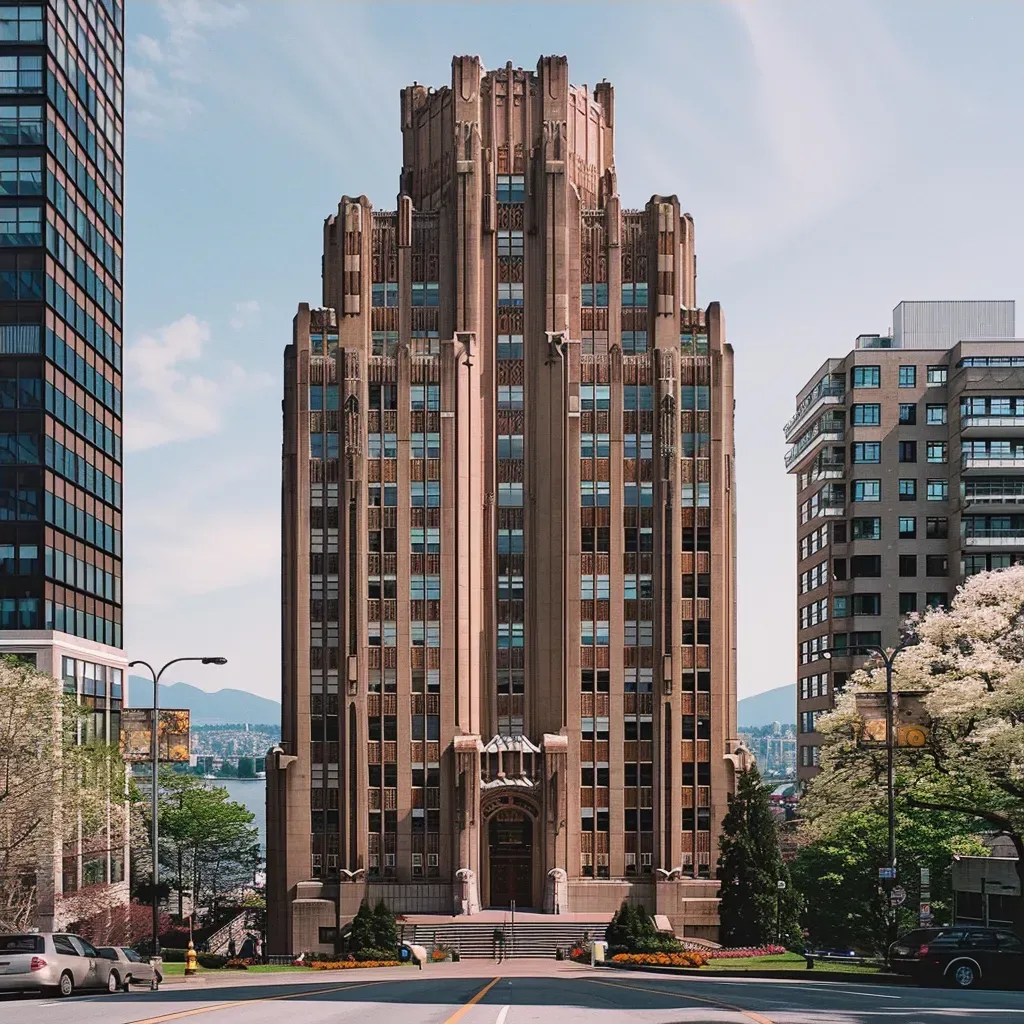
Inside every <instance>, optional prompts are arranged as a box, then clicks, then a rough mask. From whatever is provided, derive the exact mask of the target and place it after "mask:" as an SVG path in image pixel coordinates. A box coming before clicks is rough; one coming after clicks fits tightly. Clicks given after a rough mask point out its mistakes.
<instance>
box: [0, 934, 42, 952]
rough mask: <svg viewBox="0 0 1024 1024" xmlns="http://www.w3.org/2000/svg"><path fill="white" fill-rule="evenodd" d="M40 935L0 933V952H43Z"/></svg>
mask: <svg viewBox="0 0 1024 1024" xmlns="http://www.w3.org/2000/svg"><path fill="white" fill-rule="evenodd" d="M45 951H46V950H45V946H44V944H43V937H42V935H0V953H43V952H45Z"/></svg>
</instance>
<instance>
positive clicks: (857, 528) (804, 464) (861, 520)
mask: <svg viewBox="0 0 1024 1024" xmlns="http://www.w3.org/2000/svg"><path fill="white" fill-rule="evenodd" d="M1013 335H1014V304H1013V302H902V303H900V304H899V305H898V306H897V307H896V309H895V310H894V311H893V330H892V332H891V335H886V336H879V335H861V336H860V337H859V338H857V340H856V345H855V347H854V349H853V351H852V352H850V353H848V354H847V355H846V356H845V357H843V358H840V359H829V360H827V361H826V362H825V363H824V364H823V365H822V366H821V367H819V369H818V370H817V371H816V372H815V374H814V375H813V376H812V377H811V379H810V380H809V381H808V382H807V384H806V385H805V386H804V387H803V389H802V390H801V391H800V393H799V394H798V395H797V400H796V402H797V411H796V414H795V415H794V416H793V418H792V419H791V420H790V421H789V423H788V424H786V428H785V433H786V440H787V441H788V442H789V443H790V445H791V448H790V450H789V452H788V453H787V455H786V469H787V470H788V472H789V473H791V474H792V475H793V476H795V477H796V480H797V549H798V550H797V616H798V622H797V626H798V631H799V632H798V640H797V669H798V671H797V678H798V683H797V741H798V756H797V773H798V776H799V778H800V779H803V780H806V779H809V778H812V777H813V776H814V775H815V774H817V761H818V748H819V743H820V734H819V733H817V732H816V728H815V726H816V716H817V715H818V714H820V713H821V712H823V711H826V710H828V709H829V708H830V707H832V703H833V699H834V694H835V691H836V690H838V689H841V688H842V686H843V685H845V682H846V679H847V678H848V676H849V674H850V673H851V672H853V671H856V669H858V668H859V667H860V666H861V665H863V664H864V662H865V660H866V656H865V655H864V654H863V653H860V654H859V656H858V653H859V652H858V650H857V647H858V644H880V645H882V646H884V647H893V646H895V645H896V643H897V642H898V640H899V636H900V629H901V624H902V623H903V621H904V620H905V618H906V616H907V615H908V614H910V613H912V612H920V611H922V610H923V609H924V608H925V607H926V606H929V605H945V604H946V603H947V602H948V601H949V600H950V598H951V596H952V595H953V594H955V592H956V587H957V584H958V583H960V582H961V581H962V580H963V579H964V578H965V577H967V576H970V575H972V574H973V573H977V572H982V571H984V570H989V569H999V568H1003V567H1005V566H1009V565H1014V564H1016V563H1018V562H1020V561H1021V560H1022V559H1024V514H1022V513H1021V511H1020V510H1021V509H1022V508H1024V343H1022V342H1021V341H1019V340H1016V341H1015V340H1013ZM829 649H831V652H832V657H831V659H830V660H826V659H825V658H823V657H822V655H821V652H822V651H825V650H829ZM844 650H845V651H848V652H849V654H848V655H844V654H841V653H836V652H841V651H844Z"/></svg>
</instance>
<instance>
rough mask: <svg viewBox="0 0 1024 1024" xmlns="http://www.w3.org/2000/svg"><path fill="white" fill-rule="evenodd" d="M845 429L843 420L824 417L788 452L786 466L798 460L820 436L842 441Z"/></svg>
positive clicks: (788, 466)
mask: <svg viewBox="0 0 1024 1024" xmlns="http://www.w3.org/2000/svg"><path fill="white" fill-rule="evenodd" d="M845 431H846V423H845V422H844V421H843V420H839V419H825V418H822V419H821V420H819V421H818V422H817V423H815V424H814V426H813V427H811V429H810V430H808V431H807V433H805V434H804V435H802V436H801V438H800V440H799V441H797V442H796V444H794V445H793V447H792V448H790V450H789V451H788V452H786V468H787V469H789V468H790V467H791V466H792V465H793V464H794V463H795V462H797V461H798V460H799V459H800V457H801V456H802V455H803V453H804V452H805V451H807V449H808V448H810V446H811V445H812V444H813V443H814V442H815V441H816V440H817V439H818V438H820V437H825V436H831V437H832V438H833V440H836V441H841V440H842V438H843V434H844V433H845Z"/></svg>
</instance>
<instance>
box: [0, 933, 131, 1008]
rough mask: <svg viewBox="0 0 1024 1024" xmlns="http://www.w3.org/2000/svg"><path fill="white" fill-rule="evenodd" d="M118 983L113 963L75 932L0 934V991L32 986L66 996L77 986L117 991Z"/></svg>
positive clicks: (21, 989)
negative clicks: (72, 933)
mask: <svg viewBox="0 0 1024 1024" xmlns="http://www.w3.org/2000/svg"><path fill="white" fill-rule="evenodd" d="M120 987H121V974H120V973H119V971H118V970H117V965H116V964H114V963H111V962H110V961H109V960H105V959H104V958H103V957H102V956H100V954H99V951H98V950H97V949H96V947H95V946H93V945H92V943H90V942H89V941H88V940H86V939H83V938H82V937H81V936H79V935H69V934H67V933H66V932H26V933H24V934H22V935H0V992H17V991H32V990H36V991H44V992H53V993H54V994H55V995H61V996H69V995H71V994H72V993H73V992H74V991H75V989H79V988H80V989H106V990H107V991H108V992H117V991H118V990H119V989H120Z"/></svg>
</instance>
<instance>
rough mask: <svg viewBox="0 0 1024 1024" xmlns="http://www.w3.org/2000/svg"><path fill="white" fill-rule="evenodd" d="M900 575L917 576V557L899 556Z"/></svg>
mask: <svg viewBox="0 0 1024 1024" xmlns="http://www.w3.org/2000/svg"><path fill="white" fill-rule="evenodd" d="M900 575H901V576H916V575H917V555H900Z"/></svg>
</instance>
